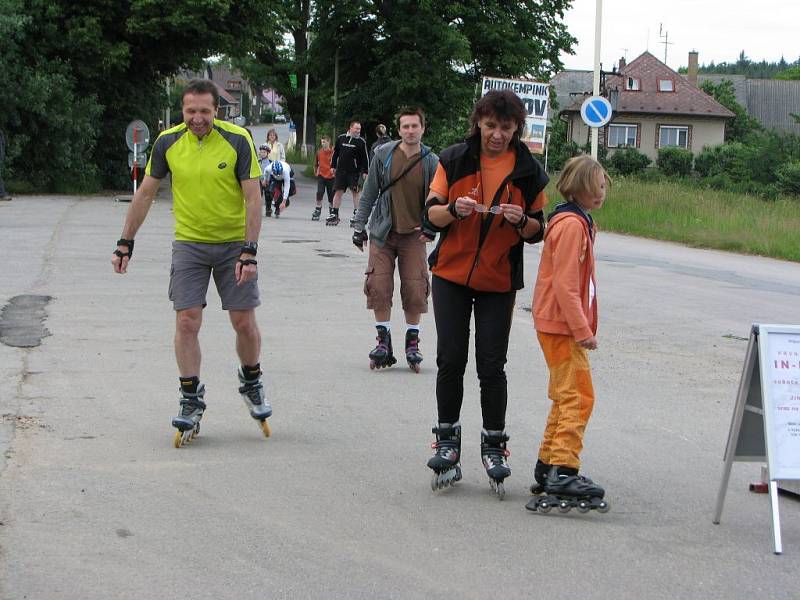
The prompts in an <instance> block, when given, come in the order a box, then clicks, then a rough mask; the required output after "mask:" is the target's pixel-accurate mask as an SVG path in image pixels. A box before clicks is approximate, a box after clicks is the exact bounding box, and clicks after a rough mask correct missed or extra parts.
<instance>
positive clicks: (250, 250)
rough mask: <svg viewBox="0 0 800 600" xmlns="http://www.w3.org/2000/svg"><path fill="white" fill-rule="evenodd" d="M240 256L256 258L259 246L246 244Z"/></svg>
mask: <svg viewBox="0 0 800 600" xmlns="http://www.w3.org/2000/svg"><path fill="white" fill-rule="evenodd" d="M240 254H250V255H252V256H255V255H256V254H258V244H254V243H252V242H251V243H249V244H248V243H246V242H245V243H244V244H243V245H242V251H241V252H240Z"/></svg>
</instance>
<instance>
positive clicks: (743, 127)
mask: <svg viewBox="0 0 800 600" xmlns="http://www.w3.org/2000/svg"><path fill="white" fill-rule="evenodd" d="M700 89H702V90H703V91H704V92H705V93H706V94H708V95H709V96H712V97H713V98H715V99H716V100H717V102H719V103H720V104H722V105H723V106H724V107H725V108H727V109H728V110H730V111H732V112H733V113H734V114H735V115H736V116H735V117H734V118H733V119H732V120H731V121H729V122H728V123H727V125H726V126H725V141H726V142H742V141H745V140H747V138H748V137H749V136H750V135H752V134H753V133H754V132H758V131H761V129H762V127H761V124H760V123H759V122H758V121H757V120H756V119H754V118H753V117H751V116H750V115H748V114H747V111H746V110H745V108H744V107H743V106H742V105H741V104H739V103H738V102H737V101H736V95H735V93H734V90H733V82H731V81H730V80H728V79H725V80H723V81H722V82H721V83H719V84H718V85H715V84H714V83H713V82H711V81H704V82H703V83H702V84H701V85H700Z"/></svg>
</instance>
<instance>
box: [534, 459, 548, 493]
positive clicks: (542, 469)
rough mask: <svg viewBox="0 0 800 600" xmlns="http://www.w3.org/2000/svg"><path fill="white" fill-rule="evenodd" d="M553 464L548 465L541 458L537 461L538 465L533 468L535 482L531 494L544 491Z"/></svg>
mask: <svg viewBox="0 0 800 600" xmlns="http://www.w3.org/2000/svg"><path fill="white" fill-rule="evenodd" d="M552 466H553V465H548V464H547V463H544V462H542V461H541V460H537V461H536V466H535V467H534V468H533V483H532V484H531V494H533V495H534V496H537V495H539V494H543V493H544V482H545V481H546V480H547V474H548V473H549V472H550V469H551V468H552Z"/></svg>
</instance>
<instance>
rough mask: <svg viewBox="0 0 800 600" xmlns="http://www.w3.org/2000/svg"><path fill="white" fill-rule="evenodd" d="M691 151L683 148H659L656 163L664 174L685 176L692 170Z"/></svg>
mask: <svg viewBox="0 0 800 600" xmlns="http://www.w3.org/2000/svg"><path fill="white" fill-rule="evenodd" d="M692 160H693V156H692V151H691V150H684V149H683V148H661V149H660V150H659V151H658V158H657V159H656V165H658V169H659V170H660V171H661V172H662V173H664V175H669V176H673V175H677V176H680V177H686V176H687V175H689V174H690V173H691V172H692Z"/></svg>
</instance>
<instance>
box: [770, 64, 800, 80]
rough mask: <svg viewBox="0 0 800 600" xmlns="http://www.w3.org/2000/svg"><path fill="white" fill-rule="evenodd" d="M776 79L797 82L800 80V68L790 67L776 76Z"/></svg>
mask: <svg viewBox="0 0 800 600" xmlns="http://www.w3.org/2000/svg"><path fill="white" fill-rule="evenodd" d="M775 79H785V80H790V81H797V80H798V79H800V66H797V67H789V68H787V69H786V70H784V71H781V72H780V73H778V74H777V75H775Z"/></svg>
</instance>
